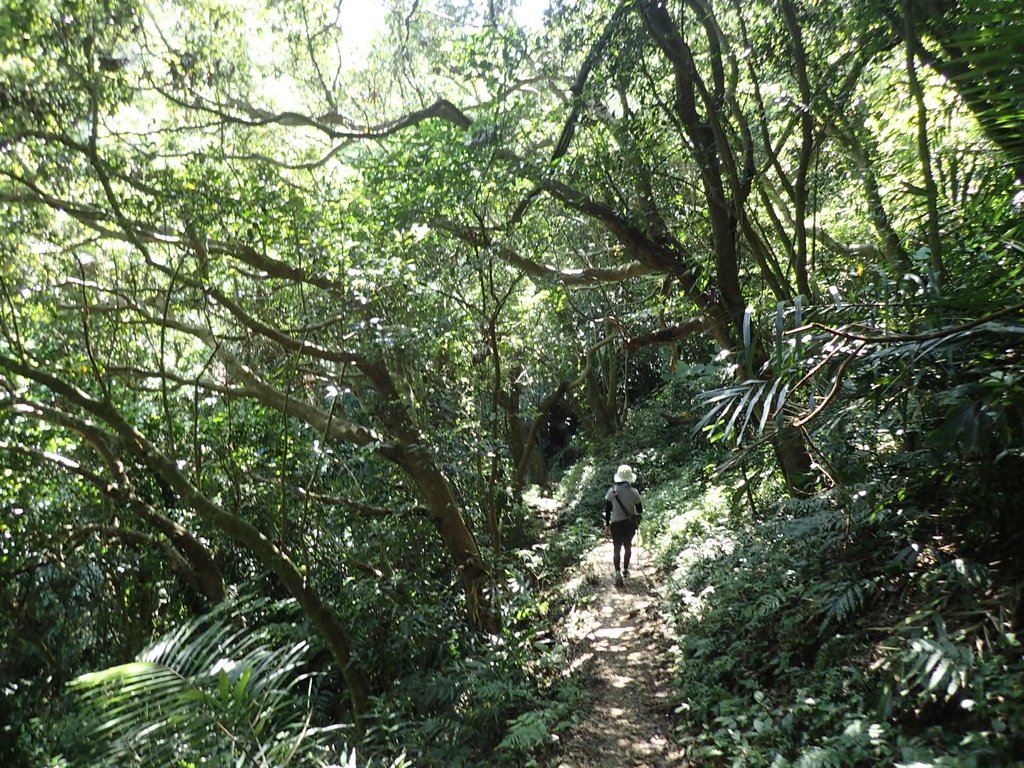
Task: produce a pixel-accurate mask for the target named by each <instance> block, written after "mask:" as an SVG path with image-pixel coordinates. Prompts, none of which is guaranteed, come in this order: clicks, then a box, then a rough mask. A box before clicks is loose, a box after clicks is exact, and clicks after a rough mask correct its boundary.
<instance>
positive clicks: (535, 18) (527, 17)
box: [339, 0, 551, 58]
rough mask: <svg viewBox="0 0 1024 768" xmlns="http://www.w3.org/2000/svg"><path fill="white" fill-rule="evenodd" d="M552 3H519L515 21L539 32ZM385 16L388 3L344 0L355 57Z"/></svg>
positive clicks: (342, 16) (540, 0) (381, 26)
mask: <svg viewBox="0 0 1024 768" xmlns="http://www.w3.org/2000/svg"><path fill="white" fill-rule="evenodd" d="M550 1H551V0H519V2H518V3H516V5H515V8H514V10H513V11H512V18H514V19H515V21H516V23H517V24H519V25H520V26H522V27H525V28H526V29H531V30H538V29H540V27H541V25H542V24H543V23H544V11H546V10H547V9H548V6H549V5H550ZM481 2H482V0H481ZM386 15H387V2H386V0H343V2H342V4H341V13H340V16H339V19H340V23H341V28H342V30H343V31H344V34H345V47H346V49H347V50H348V51H349V52H350V53H351V55H352V56H353V57H354V58H358V57H360V56H363V55H365V54H366V53H367V51H369V49H370V42H371V41H372V40H373V38H374V37H375V36H376V35H377V34H379V33H380V32H381V30H383V29H384V19H385V17H386Z"/></svg>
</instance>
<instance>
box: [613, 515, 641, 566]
mask: <svg viewBox="0 0 1024 768" xmlns="http://www.w3.org/2000/svg"><path fill="white" fill-rule="evenodd" d="M611 528H612V546H613V547H614V550H613V554H612V563H614V564H615V570H616V571H617V570H619V554H620V552H621V554H622V567H623V568H625V569H626V570H627V571H628V570H629V557H630V555H632V554H633V535H634V534H635V533H636V523H635V522H634V521H632V520H617V521H616V522H614V523H612V525H611Z"/></svg>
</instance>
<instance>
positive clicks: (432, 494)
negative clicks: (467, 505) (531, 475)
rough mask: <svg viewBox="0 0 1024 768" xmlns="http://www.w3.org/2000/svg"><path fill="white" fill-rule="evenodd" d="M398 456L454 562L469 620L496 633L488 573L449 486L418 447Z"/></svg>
mask: <svg viewBox="0 0 1024 768" xmlns="http://www.w3.org/2000/svg"><path fill="white" fill-rule="evenodd" d="M398 456H399V458H398V461H399V463H400V464H401V465H402V467H403V468H404V469H405V471H406V472H408V474H409V476H410V477H412V479H413V481H414V482H415V483H416V486H417V488H419V491H420V493H421V494H422V495H423V497H424V499H425V500H426V502H427V506H428V507H429V508H430V511H431V514H432V515H433V517H434V522H435V523H436V524H437V531H438V533H439V534H440V536H441V540H442V541H443V542H444V545H445V547H446V548H447V549H448V552H450V553H451V555H452V557H453V558H454V560H455V565H456V567H457V568H458V572H459V578H460V579H461V581H462V586H463V588H464V589H465V591H466V598H467V601H468V607H469V613H470V618H471V619H472V621H473V623H474V624H475V625H476V626H477V627H479V628H480V629H483V630H485V631H487V632H492V633H497V632H498V631H499V630H500V629H501V617H500V616H499V615H498V613H497V611H496V610H495V609H494V607H493V604H492V603H491V599H490V596H489V595H488V592H487V583H488V579H487V577H488V569H487V566H486V563H485V562H484V559H483V557H482V556H481V554H480V549H479V547H477V543H476V538H474V536H473V532H472V530H470V527H469V525H468V524H467V522H466V519H465V518H464V517H463V516H462V512H461V509H460V506H461V505H460V504H459V502H458V500H457V499H456V498H455V493H454V492H453V491H452V487H451V484H450V483H449V482H448V479H447V478H446V477H445V476H444V474H443V473H442V472H441V470H440V469H439V468H438V467H437V466H436V464H435V463H434V461H433V459H432V458H431V455H430V452H429V451H428V450H427V449H426V448H424V447H423V446H422V445H411V446H403V447H401V448H400V449H399V453H398Z"/></svg>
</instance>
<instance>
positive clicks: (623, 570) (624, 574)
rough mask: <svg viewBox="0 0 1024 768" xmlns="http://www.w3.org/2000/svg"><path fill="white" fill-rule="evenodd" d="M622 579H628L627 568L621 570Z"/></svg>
mask: <svg viewBox="0 0 1024 768" xmlns="http://www.w3.org/2000/svg"><path fill="white" fill-rule="evenodd" d="M622 578H624V579H628V578H629V568H623V569H622Z"/></svg>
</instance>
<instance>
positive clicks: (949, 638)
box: [659, 457, 1024, 768]
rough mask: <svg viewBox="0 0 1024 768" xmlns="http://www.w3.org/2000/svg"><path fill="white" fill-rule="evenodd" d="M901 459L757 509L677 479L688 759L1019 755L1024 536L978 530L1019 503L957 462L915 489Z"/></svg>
mask: <svg viewBox="0 0 1024 768" xmlns="http://www.w3.org/2000/svg"><path fill="white" fill-rule="evenodd" d="M906 458H907V457H900V459H899V461H897V462H895V463H893V464H890V466H889V469H890V470H891V474H890V479H889V480H888V481H887V482H878V483H875V484H865V485H861V486H857V487H853V488H845V489H837V490H834V491H832V492H830V493H827V494H824V495H821V496H818V497H815V498H811V499H807V500H801V501H789V502H783V503H775V504H767V503H764V501H763V500H762V503H763V506H762V507H761V509H762V511H760V512H758V511H756V509H755V510H753V511H752V510H751V509H749V508H745V507H743V506H738V505H737V504H736V503H734V502H735V501H736V500H737V496H736V494H733V493H730V491H731V490H732V489H729V488H727V487H723V486H720V485H712V484H703V485H702V484H697V483H681V484H677V486H676V487H675V489H674V491H673V493H678V494H679V495H678V496H676V497H675V499H674V501H675V506H676V509H675V510H674V511H672V512H671V513H670V514H667V515H666V516H665V517H664V520H663V523H664V525H663V533H662V536H661V538H660V540H659V546H660V555H659V562H660V564H661V566H662V568H663V569H664V570H665V571H666V572H667V574H668V577H667V578H668V592H669V597H670V602H671V603H672V605H673V606H674V610H675V620H676V627H677V631H678V636H679V645H678V648H679V650H678V663H677V668H676V670H675V674H676V677H677V682H678V695H679V703H678V707H677V710H676V711H677V713H678V716H679V722H678V732H679V736H680V738H681V739H682V740H683V741H684V742H685V743H686V744H687V745H688V753H689V755H690V756H691V757H692V758H694V759H695V760H699V761H701V764H703V765H729V766H751V767H753V766H771V767H772V768H783V767H784V766H796V767H799V768H810V767H811V766H830V767H836V768H838V767H840V766H843V767H845V766H876V765H898V766H907V767H908V768H909V767H911V766H913V768H925V767H926V766H958V767H960V768H971V767H973V766H1009V765H1019V764H1020V763H1019V756H1020V755H1021V754H1024V739H1022V736H1021V734H1022V733H1024V659H1022V653H1021V651H1022V648H1021V643H1020V639H1019V635H1018V632H1019V630H1020V615H1019V606H1020V597H1021V573H1020V570H1019V565H1020V564H1019V556H1018V555H1017V554H1016V551H1019V550H1015V547H1016V546H1018V545H1019V541H1016V542H1015V541H1014V540H1013V538H1014V537H1011V538H1001V539H1000V538H998V537H996V536H994V528H990V527H988V526H986V525H980V526H979V525H978V524H977V523H978V518H979V517H982V518H988V519H989V522H991V523H992V524H993V525H995V522H996V520H997V519H998V518H999V517H1000V515H1005V514H1010V513H1011V512H1012V511H1011V510H1008V509H1002V508H999V507H998V506H993V504H994V502H996V501H997V500H998V499H997V497H998V496H999V495H1000V493H1002V490H1000V489H999V488H998V487H997V485H996V484H994V482H993V478H988V481H989V482H988V483H987V484H985V485H982V486H980V487H981V488H985V490H984V491H980V490H979V486H977V485H973V484H972V483H971V482H969V481H968V478H967V476H966V475H965V474H964V468H963V467H961V470H960V474H959V479H958V480H956V481H953V480H951V478H950V476H948V475H940V474H939V473H938V472H937V471H936V472H934V473H932V474H931V475H925V476H924V477H923V478H921V479H919V480H917V481H916V482H915V483H913V484H908V483H907V482H906V481H905V479H904V478H905V477H906V476H907V470H908V466H907V464H906ZM1009 464H1010V462H1008V463H1007V466H1006V468H1005V472H1004V478H1007V479H1010V478H1013V477H1014V476H1015V473H1014V472H1012V471H1010V469H1011V468H1010V466H1009ZM973 471H980V468H974V470H973ZM1007 473H1008V474H1007ZM1010 481H1011V482H1015V480H1010ZM1004 484H1005V483H1004ZM972 488H973V489H974V492H973V493H972V492H971V489H972ZM940 489H941V492H940ZM730 499H732V501H730ZM1015 538H1018V539H1019V537H1015Z"/></svg>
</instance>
